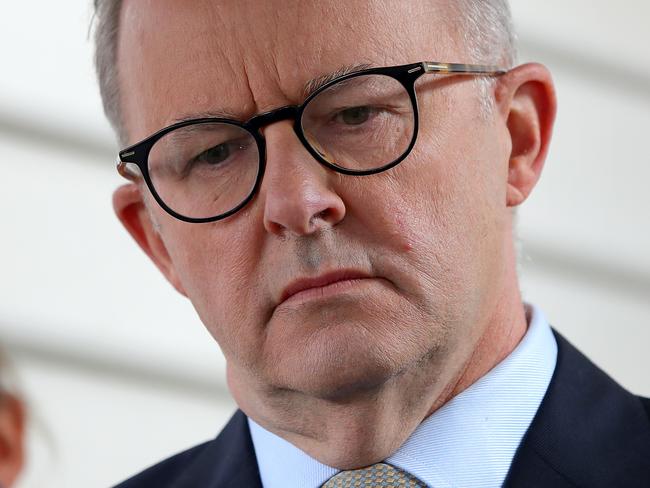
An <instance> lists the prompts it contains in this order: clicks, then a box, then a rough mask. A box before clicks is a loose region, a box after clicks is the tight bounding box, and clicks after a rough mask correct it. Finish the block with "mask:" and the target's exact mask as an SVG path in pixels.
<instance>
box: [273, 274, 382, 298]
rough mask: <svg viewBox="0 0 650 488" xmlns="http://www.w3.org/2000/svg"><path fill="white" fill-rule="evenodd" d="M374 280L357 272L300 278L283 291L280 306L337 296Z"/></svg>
mask: <svg viewBox="0 0 650 488" xmlns="http://www.w3.org/2000/svg"><path fill="white" fill-rule="evenodd" d="M373 278H374V277H373V276H370V275H369V274H367V273H364V272H361V271H356V270H337V271H333V272H329V273H325V274H322V275H319V276H315V277H306V278H299V279H297V280H294V281H292V282H291V283H290V284H289V285H288V286H287V287H286V288H284V290H282V294H281V295H280V300H279V302H278V304H284V303H288V302H292V303H295V302H299V301H306V300H310V299H313V298H324V297H328V296H333V295H337V294H339V293H344V292H345V291H347V290H350V289H352V288H355V287H357V286H359V285H361V284H362V283H363V282H365V281H368V280H371V279H373Z"/></svg>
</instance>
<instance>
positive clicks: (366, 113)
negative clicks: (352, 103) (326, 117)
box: [335, 106, 377, 125]
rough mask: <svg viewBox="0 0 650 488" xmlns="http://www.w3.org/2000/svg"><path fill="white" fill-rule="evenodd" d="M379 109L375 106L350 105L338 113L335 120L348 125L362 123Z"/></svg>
mask: <svg viewBox="0 0 650 488" xmlns="http://www.w3.org/2000/svg"><path fill="white" fill-rule="evenodd" d="M375 112H377V110H376V109H375V108H373V107H368V106H363V107H350V108H346V109H345V110H341V111H340V112H339V113H338V114H336V117H335V120H336V121H337V122H343V123H344V124H346V125H361V124H363V123H365V122H367V121H368V120H369V119H370V118H371V117H372V116H373V114H374V113H375Z"/></svg>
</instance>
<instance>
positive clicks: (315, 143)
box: [305, 132, 336, 164]
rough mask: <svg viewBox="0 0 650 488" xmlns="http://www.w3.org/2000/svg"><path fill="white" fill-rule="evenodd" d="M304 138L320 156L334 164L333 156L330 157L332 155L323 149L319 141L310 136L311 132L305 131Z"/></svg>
mask: <svg viewBox="0 0 650 488" xmlns="http://www.w3.org/2000/svg"><path fill="white" fill-rule="evenodd" d="M305 139H307V142H308V143H309V145H310V146H311V147H312V148H313V149H314V150H315V151H316V152H317V153H318V154H320V155H321V157H322V158H323V159H324V160H325V161H327V162H329V163H332V164H336V161H335V160H334V158H333V157H332V155H331V154H330V153H329V152H327V151H326V150H325V149H323V146H321V145H320V143H319V142H318V141H317V140H315V139H314V138H313V137H312V136H311V134H309V133H308V132H305Z"/></svg>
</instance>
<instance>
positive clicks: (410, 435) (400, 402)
mask: <svg viewBox="0 0 650 488" xmlns="http://www.w3.org/2000/svg"><path fill="white" fill-rule="evenodd" d="M95 4H96V8H97V15H98V25H97V33H96V35H97V54H96V61H97V68H98V74H99V82H100V88H101V91H102V97H103V101H104V107H105V110H106V113H107V115H108V117H109V119H110V121H111V122H112V124H113V126H114V128H115V130H116V132H117V134H118V138H119V139H120V142H121V143H122V144H123V146H124V147H125V149H123V150H122V151H120V153H119V163H118V169H119V171H120V173H121V174H122V175H123V176H125V177H126V178H128V179H129V180H131V181H130V183H129V184H127V185H125V186H122V187H120V188H118V189H117V190H116V192H115V194H114V207H115V211H116V213H117V215H118V217H119V219H120V220H121V221H122V223H123V224H124V226H125V227H126V229H127V230H128V231H129V232H130V233H131V235H132V236H133V237H134V239H135V241H136V242H137V243H138V245H139V246H140V247H141V248H142V249H143V250H144V251H145V252H146V254H147V255H148V256H149V257H150V258H151V259H152V261H153V262H154V263H155V264H156V266H158V268H159V269H160V271H161V272H162V273H163V275H164V276H165V277H166V278H167V279H168V280H169V282H170V283H171V284H172V285H173V286H174V287H175V288H176V290H178V292H179V293H181V294H183V295H184V296H186V297H188V298H189V299H190V300H191V301H192V303H193V305H194V307H195V308H196V310H197V312H198V314H199V316H200V317H201V319H202V321H203V323H204V324H205V326H206V328H207V329H208V330H209V332H210V333H211V334H212V335H213V337H214V338H215V340H216V341H217V342H218V344H219V346H220V347H221V349H222V351H223V354H224V356H225V358H226V361H227V381H228V386H229V388H230V391H231V393H232V395H233V397H234V399H235V400H236V402H237V404H238V406H239V407H240V410H238V411H237V412H236V413H235V415H234V416H233V417H232V419H231V420H230V422H229V423H228V425H227V426H226V427H225V428H224V430H223V431H222V432H221V433H220V434H219V436H218V437H216V438H215V439H214V440H212V441H209V442H206V443H205V444H202V445H199V446H196V447H194V448H192V449H190V450H188V451H185V452H183V453H180V454H178V455H176V456H174V457H172V458H170V459H168V460H165V461H163V462H161V463H160V464H158V465H156V466H154V467H152V468H149V469H148V470H146V471H144V472H143V473H141V474H139V475H136V476H135V477H133V478H131V479H130V480H127V481H126V482H124V483H123V484H121V485H120V486H123V487H138V486H143V487H144V486H157V487H160V486H174V487H203V486H215V487H217V486H219V487H221V486H238V487H255V486H265V487H287V486H288V487H293V486H301V487H303V486H304V487H314V488H315V487H319V486H323V487H334V486H357V485H354V483H356V482H358V483H361V484H362V485H363V486H437V487H438V486H463V487H474V486H476V487H479V486H481V487H488V486H489V487H496V486H526V487H537V486H540V487H541V486H544V487H548V486H553V487H569V486H589V487H597V486H602V487H606V486H607V487H609V486H626V487H633V486H639V487H641V486H648V485H650V463H649V462H648V460H649V459H650V402H649V401H648V399H643V398H640V397H637V396H635V395H633V394H631V393H629V392H627V391H626V390H624V389H623V388H622V387H621V386H619V385H618V384H617V383H615V382H614V381H613V380H612V379H611V378H609V377H608V376H607V375H606V374H605V373H603V372H602V371H601V370H599V369H598V368H597V367H596V366H595V365H593V364H592V363H591V362H590V361H589V360H588V359H587V358H585V357H584V356H583V355H582V354H581V353H580V352H578V351H577V350H576V349H575V348H574V347H573V346H572V345H571V344H569V343H568V342H567V341H566V340H565V339H564V338H563V337H562V336H561V335H560V334H558V333H557V332H556V331H554V330H552V329H551V327H550V326H549V324H548V322H547V321H546V319H545V317H544V315H543V313H542V311H541V310H539V309H538V308H537V307H535V306H534V305H532V304H524V303H523V302H522V298H521V294H520V292H519V286H518V278H517V274H516V252H515V249H514V243H513V235H514V214H515V209H516V208H517V207H518V206H519V205H521V204H522V203H523V202H524V201H525V200H526V199H527V198H528V196H529V195H530V193H531V191H532V190H533V188H534V187H535V185H536V182H537V181H538V179H539V177H540V175H541V172H542V168H543V166H544V162H545V158H546V154H547V150H548V147H549V144H550V140H551V132H552V128H553V123H554V117H555V112H556V99H555V93H554V87H553V82H552V79H551V75H550V73H549V72H548V70H547V69H546V68H545V67H544V66H542V65H539V64H536V63H529V64H524V65H519V66H516V65H515V47H514V40H513V39H514V36H513V34H512V26H511V25H510V24H511V22H510V14H509V8H508V5H507V2H506V1H505V0H455V1H454V0H429V1H404V2H388V1H369V0H347V1H343V0H327V1H320V2H296V1H282V0H270V1H265V2H256V1H252V0H241V1H217V0H214V1H211V0H202V1H200V2H183V1H180V0H156V1H153V0H149V1H145V0H122V1H120V0H96V2H95ZM452 61H453V63H452ZM389 480H392V481H389ZM391 483H394V484H391Z"/></svg>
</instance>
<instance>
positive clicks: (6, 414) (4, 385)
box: [0, 351, 25, 488]
mask: <svg viewBox="0 0 650 488" xmlns="http://www.w3.org/2000/svg"><path fill="white" fill-rule="evenodd" d="M7 370H8V364H7V360H6V358H5V357H4V356H3V354H2V351H0V488H8V487H9V486H12V485H13V483H14V482H15V481H16V479H17V478H18V475H19V474H20V472H21V469H22V467H23V464H24V446H23V439H24V435H25V409H24V406H23V403H22V401H21V400H20V399H19V397H18V395H16V393H15V392H13V389H12V388H10V387H9V385H8V380H7V376H8V374H7Z"/></svg>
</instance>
